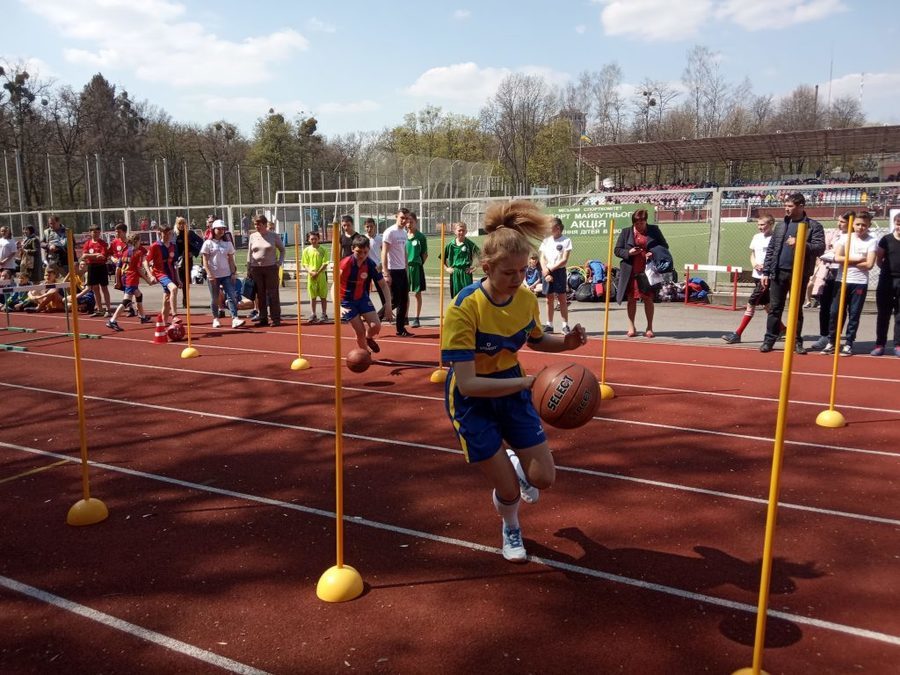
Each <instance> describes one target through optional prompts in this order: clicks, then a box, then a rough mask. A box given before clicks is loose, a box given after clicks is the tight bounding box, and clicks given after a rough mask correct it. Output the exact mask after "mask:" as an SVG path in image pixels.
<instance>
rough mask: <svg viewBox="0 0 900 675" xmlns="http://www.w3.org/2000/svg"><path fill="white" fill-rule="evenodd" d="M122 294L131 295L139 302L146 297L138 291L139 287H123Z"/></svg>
mask: <svg viewBox="0 0 900 675" xmlns="http://www.w3.org/2000/svg"><path fill="white" fill-rule="evenodd" d="M122 293H124V294H125V295H130V296H131V297H133V298H136V299H137V300H140V299H141V298H143V297H144V296H143V294H142V293H141V292H140V291H139V290H138V287H137V286H123V287H122Z"/></svg>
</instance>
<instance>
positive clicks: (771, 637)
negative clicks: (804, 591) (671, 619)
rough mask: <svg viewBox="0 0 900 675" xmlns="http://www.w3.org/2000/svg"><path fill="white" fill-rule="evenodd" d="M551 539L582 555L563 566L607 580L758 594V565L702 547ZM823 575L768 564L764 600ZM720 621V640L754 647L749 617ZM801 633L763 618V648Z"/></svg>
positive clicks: (807, 567)
mask: <svg viewBox="0 0 900 675" xmlns="http://www.w3.org/2000/svg"><path fill="white" fill-rule="evenodd" d="M556 535H557V536H559V537H562V538H563V539H568V540H570V541H573V542H575V543H576V544H578V545H579V546H580V547H581V548H582V550H583V551H584V555H583V556H581V557H580V558H576V557H569V559H568V560H564V562H567V563H570V564H572V565H577V566H579V567H585V568H587V569H590V570H597V571H601V572H604V573H607V574H615V575H619V576H622V577H626V578H629V579H640V580H641V581H642V582H645V583H650V584H659V585H663V586H669V587H672V588H675V589H678V590H680V591H687V592H691V593H698V594H707V593H708V592H709V591H710V589H713V588H716V587H718V586H726V585H732V586H737V587H738V588H740V589H741V590H744V591H748V592H751V593H753V594H754V600H755V599H756V593H757V592H758V590H759V580H760V571H761V561H759V560H755V561H752V562H747V561H744V560H741V559H740V558H735V557H734V556H731V555H729V554H727V553H725V552H724V551H720V550H718V549H715V548H711V547H707V546H695V547H694V551H695V552H696V553H697V554H698V555H697V556H684V555H676V554H673V553H663V552H660V551H650V550H647V549H640V548H619V549H611V548H607V547H605V546H603V545H602V544H599V543H598V542H596V541H594V540H593V539H590V538H589V537H587V536H586V535H585V534H584V533H583V532H582V531H581V530H580V529H578V528H574V527H570V528H565V529H562V530H559V531H558V532H556ZM528 552H529V553H531V554H534V555H537V556H540V557H545V558H548V559H551V560H560V552H559V551H558V550H551V549H546V548H544V547H542V546H541V545H540V544H538V543H536V542H529V546H528ZM566 574H568V575H569V576H570V577H571V579H572V580H574V581H578V582H585V581H591V577H589V576H585V575H582V574H578V573H577V572H567V573H566ZM821 576H824V573H823V572H821V571H819V570H817V569H816V566H815V563H814V562H812V561H809V562H805V563H794V562H790V561H787V560H785V559H783V558H775V559H774V560H773V561H772V573H771V583H770V594H772V595H784V594H788V593H793V592H794V591H796V590H797V584H796V581H795V579H817V578H819V577H821ZM720 611H724V612H725V616H724V617H723V619H722V622H721V623H720V625H719V628H720V631H721V633H722V635H724V636H725V637H727V638H729V639H730V640H734V641H735V642H738V643H740V644H744V645H752V644H753V642H754V629H755V620H756V617H755V614H752V613H749V612H747V613H745V612H741V611H735V610H727V609H724V610H720ZM801 636H802V632H801V630H800V628H799V626H797V625H796V624H794V623H792V622H790V621H786V620H784V619H777V618H774V617H769V619H768V621H767V631H766V646H768V647H786V646H788V645H791V644H794V643H796V642H797V641H798V640H799V639H800V637H801Z"/></svg>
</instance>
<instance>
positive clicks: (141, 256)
mask: <svg viewBox="0 0 900 675" xmlns="http://www.w3.org/2000/svg"><path fill="white" fill-rule="evenodd" d="M121 265H122V290H123V291H124V292H125V294H124V295H123V296H122V302H121V303H119V306H118V307H116V311H115V312H114V313H113V315H112V317H111V318H110V319H109V321H107V322H106V327H107V328H110V329H111V330H115V331H121V330H122V327H121V326H119V323H118V318H119V314H121V313H122V310H128V311H129V312H130V311H131V309H132V307H131V302H132V299H134V301H135V302H136V304H137V310H138V313H139V316H140V317H141V323H150V322H151V321H152V320H153V319H151V318H150V317H149V316H147V315H145V314H144V305H143V304H142V301H143V299H144V296H143V294H142V293H141V290H140V288H138V286H139V284H140V283H141V277H142V276H143V277H144V278H145V279H148V280H152V278H153V277H151V276H150V266H149V265H148V264H147V249H146V248H144V247H143V245H142V244H141V235H140V234H139V233H137V232H135V233H134V234H132V235H131V236H129V237H128V242H127V248H126V249H125V251H124V253H122V260H121ZM142 273H143V274H142Z"/></svg>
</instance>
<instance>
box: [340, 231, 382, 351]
mask: <svg viewBox="0 0 900 675" xmlns="http://www.w3.org/2000/svg"><path fill="white" fill-rule="evenodd" d="M350 253H351V254H350V255H348V256H347V257H346V258H344V259H342V260H341V262H340V270H341V318H342V319H344V320H345V321H347V322H348V323H349V324H350V326H351V327H352V328H353V331H354V332H355V333H356V344H358V345H359V347H360V349H371V350H372V351H373V352H380V351H381V348H380V347H379V346H378V343H377V342H375V338H376V337H377V335H378V333H379V332H380V331H381V321H379V319H378V312H376V311H375V306H374V305H373V304H372V301H371V300H370V299H369V291H370V289H371V284H372V282H373V281H374V282H375V283H376V284H378V286H379V288H381V291H382V293H384V297H385V305H384V308H385V309H384V320H385V321H391V320H393V318H394V315H393V313H392V312H391V287H390V286H388V285H387V282H386V281H385V280H384V276H382V274H381V272H379V271H378V266H377V265H376V264H375V261H374V260H372V259H371V258H369V238H368V237H366V236H365V235H362V234H354V235H353V237H351V239H350ZM363 320H365V324H366V325H363Z"/></svg>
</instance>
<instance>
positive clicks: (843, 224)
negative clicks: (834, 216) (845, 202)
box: [812, 211, 856, 351]
mask: <svg viewBox="0 0 900 675" xmlns="http://www.w3.org/2000/svg"><path fill="white" fill-rule="evenodd" d="M850 218H856V211H847V212H846V213H842V214H841V216H840V217H839V218H838V226H837V227H831V228H829V229H827V230H825V252H824V253H823V254H822V255H820V256H819V261H818V262H817V263H816V271H815V273H814V277H818V279H814V281H815V286H814V294H816V296H817V297H818V299H819V339H818V340H816V342H814V343H813V345H812V349H814V350H815V351H822V350H823V349H825V346H826V345H827V344H828V332H829V331H830V330H831V302H832V301H833V300H834V288H835V285H836V283H837V279H838V277H840V275H841V266H840V264H839V263H836V262H835V261H834V246H835V244H837V243H838V242H839V241H840V240H841V236H843V235H846V234H847V228H848V224H849V222H850Z"/></svg>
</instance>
